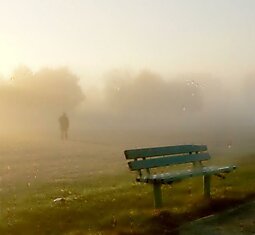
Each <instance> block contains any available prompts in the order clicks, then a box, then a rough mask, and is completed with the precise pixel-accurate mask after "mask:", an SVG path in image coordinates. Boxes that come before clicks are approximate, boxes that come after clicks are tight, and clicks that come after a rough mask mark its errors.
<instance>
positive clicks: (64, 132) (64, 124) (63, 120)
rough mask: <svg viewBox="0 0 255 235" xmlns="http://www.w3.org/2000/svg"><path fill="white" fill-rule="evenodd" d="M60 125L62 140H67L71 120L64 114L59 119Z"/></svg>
mask: <svg viewBox="0 0 255 235" xmlns="http://www.w3.org/2000/svg"><path fill="white" fill-rule="evenodd" d="M58 121H59V125H60V130H61V139H62V140H67V138H68V128H69V120H68V117H67V116H66V114H65V113H63V114H62V115H61V116H60V117H59V119H58Z"/></svg>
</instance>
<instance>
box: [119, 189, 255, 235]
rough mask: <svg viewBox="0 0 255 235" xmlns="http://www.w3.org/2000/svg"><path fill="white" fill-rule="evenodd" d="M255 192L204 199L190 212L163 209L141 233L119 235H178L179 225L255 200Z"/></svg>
mask: <svg viewBox="0 0 255 235" xmlns="http://www.w3.org/2000/svg"><path fill="white" fill-rule="evenodd" d="M254 198H255V193H251V194H248V195H246V196H245V197H244V198H232V197H228V198H215V199H210V200H203V201H202V202H199V205H194V206H193V207H192V208H191V210H190V211H189V212H186V213H172V212H170V211H168V210H161V211H159V212H158V213H156V214H155V215H152V216H151V217H150V218H149V219H148V220H147V221H146V222H145V224H146V225H145V226H144V227H146V228H144V229H143V232H140V233H123V232H119V233H118V234H119V235H130V234H136V235H145V234H146V235H154V234H162V235H178V234H179V229H178V228H179V227H180V226H181V225H184V224H185V223H188V222H191V221H194V220H197V219H199V218H202V217H206V216H209V215H214V214H218V213H221V212H224V211H226V210H229V209H232V208H235V207H237V206H239V205H242V204H245V203H247V202H250V201H252V200H254Z"/></svg>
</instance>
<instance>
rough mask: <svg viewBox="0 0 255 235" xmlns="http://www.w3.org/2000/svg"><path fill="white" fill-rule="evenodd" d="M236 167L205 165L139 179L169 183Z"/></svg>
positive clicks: (138, 179)
mask: <svg viewBox="0 0 255 235" xmlns="http://www.w3.org/2000/svg"><path fill="white" fill-rule="evenodd" d="M234 169H236V166H224V167H217V166H212V167H203V168H200V169H192V170H182V171H178V172H172V173H164V174H157V175H148V176H143V177H140V178H137V181H139V182H146V183H161V184H169V183H173V182H175V181H180V180H183V179H185V178H189V177H194V176H201V175H213V174H218V173H230V172H231V171H233V170H234Z"/></svg>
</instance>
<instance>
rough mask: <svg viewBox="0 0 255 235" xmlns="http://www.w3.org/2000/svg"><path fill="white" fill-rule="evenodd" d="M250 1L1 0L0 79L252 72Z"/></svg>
mask: <svg viewBox="0 0 255 235" xmlns="http://www.w3.org/2000/svg"><path fill="white" fill-rule="evenodd" d="M254 12H255V1H254V0H125V1H124V0H43V1H42V0H0V73H2V74H4V75H5V76H9V75H10V72H11V71H12V70H13V69H14V68H15V67H17V66H19V65H20V64H25V65H27V66H29V67H31V68H32V69H34V70H37V69H39V68H41V67H44V66H50V67H57V66H63V65H67V66H69V67H70V68H71V69H72V70H73V71H74V72H75V73H77V74H78V75H81V77H82V75H84V74H87V75H91V77H93V76H94V77H96V76H97V75H100V74H103V73H105V72H107V71H108V70H111V69H115V68H117V69H131V70H135V71H136V70H140V69H150V70H153V71H156V72H158V73H161V74H168V73H187V72H192V73H213V74H219V75H224V76H229V77H231V76H232V75H234V74H237V75H239V74H246V73H249V72H251V71H253V69H254V67H255V44H254V43H255V14H254Z"/></svg>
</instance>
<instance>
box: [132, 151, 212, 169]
mask: <svg viewBox="0 0 255 235" xmlns="http://www.w3.org/2000/svg"><path fill="white" fill-rule="evenodd" d="M208 159H210V155H209V154H208V153H198V154H187V155H180V156H165V157H158V158H149V159H146V160H139V161H132V162H129V163H128V164H129V168H130V169H131V170H140V169H147V168H154V167H162V166H168V165H175V164H182V163H189V162H195V161H204V160H208Z"/></svg>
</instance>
